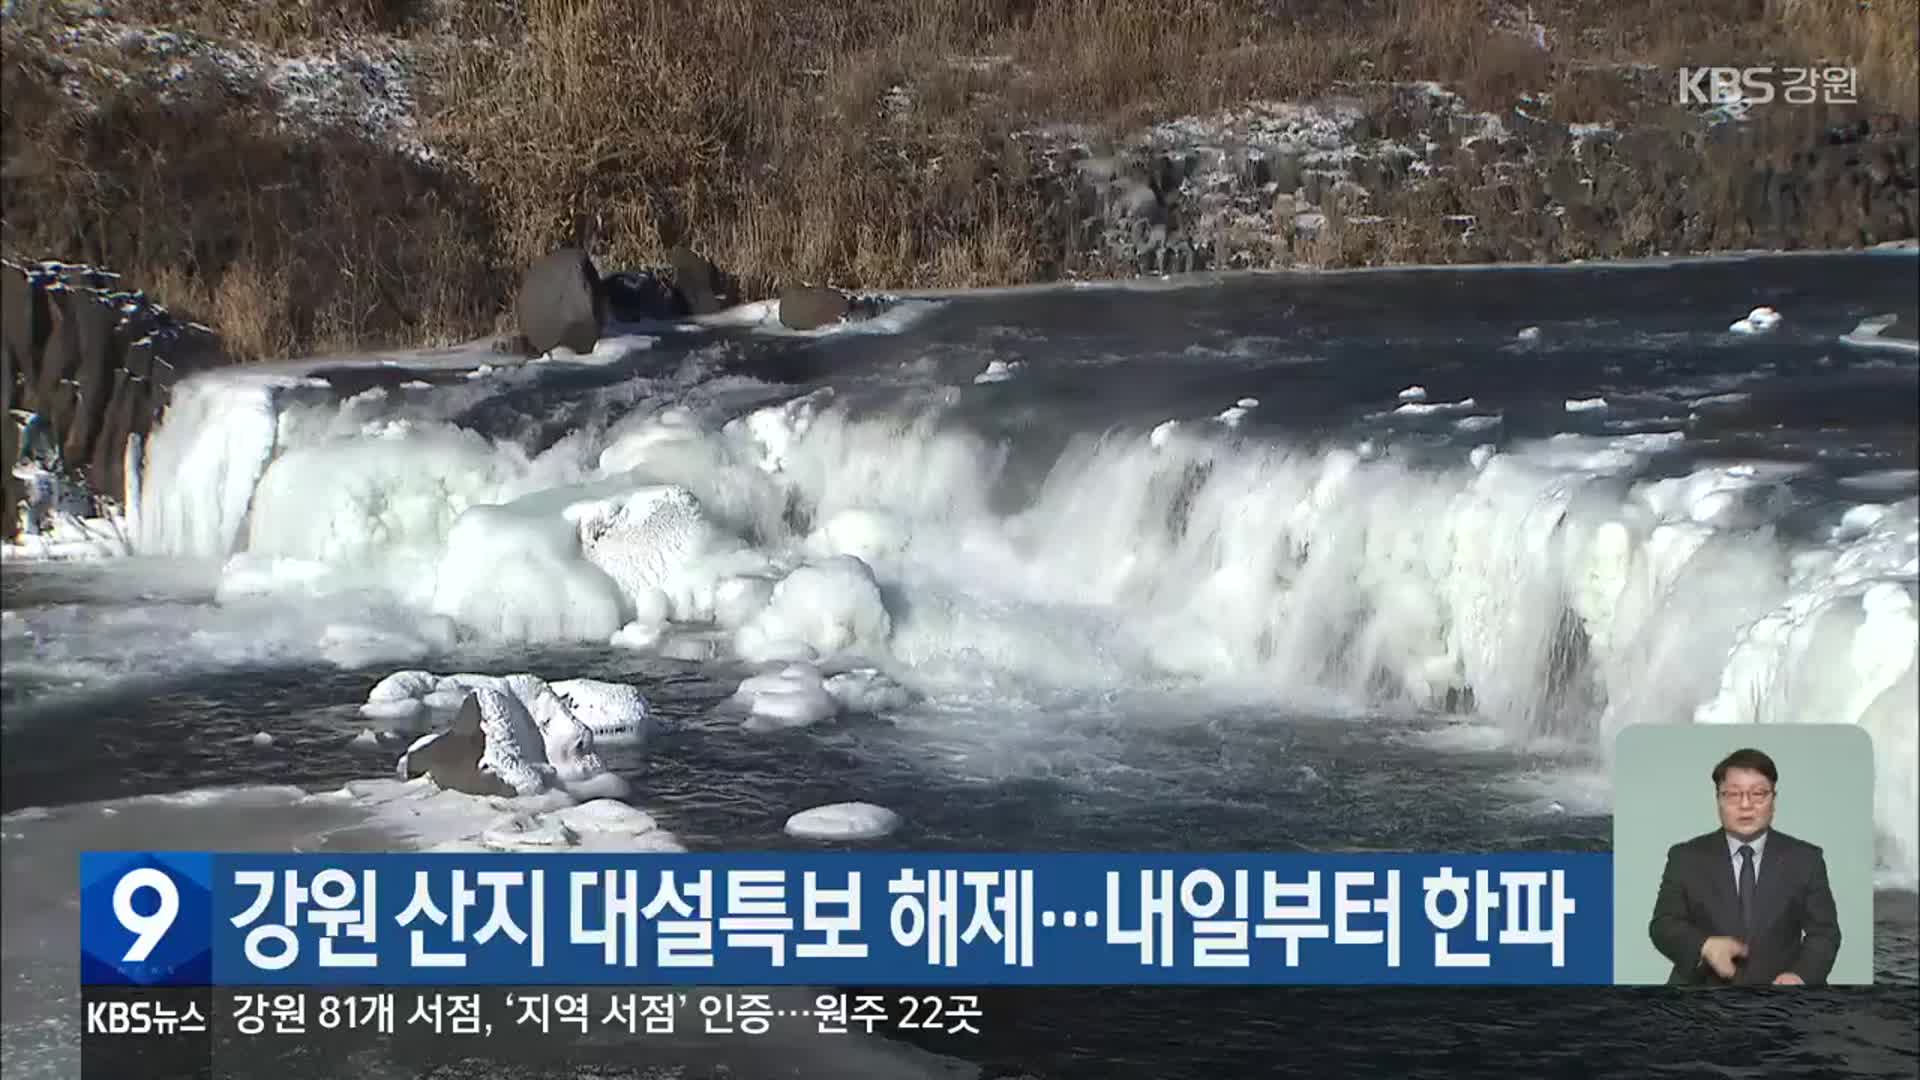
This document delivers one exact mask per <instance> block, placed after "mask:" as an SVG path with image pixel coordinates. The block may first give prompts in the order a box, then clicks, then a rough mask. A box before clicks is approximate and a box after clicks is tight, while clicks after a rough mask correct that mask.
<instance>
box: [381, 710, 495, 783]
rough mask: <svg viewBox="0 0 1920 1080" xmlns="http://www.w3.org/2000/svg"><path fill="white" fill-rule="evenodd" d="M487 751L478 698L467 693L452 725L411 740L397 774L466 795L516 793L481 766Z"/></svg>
mask: <svg viewBox="0 0 1920 1080" xmlns="http://www.w3.org/2000/svg"><path fill="white" fill-rule="evenodd" d="M486 752H487V736H486V733H485V732H484V731H482V730H481V725H480V699H479V697H478V696H476V695H469V696H468V697H467V701H466V704H464V705H462V706H460V712H459V713H458V714H457V715H456V716H455V717H454V718H453V725H452V726H451V727H449V728H448V729H447V730H445V731H443V732H441V733H440V734H438V735H429V736H427V737H426V738H424V739H421V740H420V741H419V742H416V743H414V744H413V746H411V747H410V748H408V750H407V752H406V753H405V754H404V755H402V756H401V758H400V776H401V778H402V779H406V780H412V779H414V778H415V777H420V776H425V777H428V778H429V779H431V780H432V781H433V782H434V783H435V784H437V785H438V786H440V787H442V788H444V789H446V790H448V791H463V792H465V793H467V794H469V795H495V796H502V797H505V798H512V797H513V796H515V795H517V794H519V792H517V791H515V790H514V789H513V788H512V787H511V786H509V785H508V784H507V782H506V781H504V780H502V779H501V778H500V777H499V776H497V775H495V774H494V773H493V772H492V771H490V770H486V769H483V768H481V764H480V762H481V759H482V758H483V757H484V756H485V755H486Z"/></svg>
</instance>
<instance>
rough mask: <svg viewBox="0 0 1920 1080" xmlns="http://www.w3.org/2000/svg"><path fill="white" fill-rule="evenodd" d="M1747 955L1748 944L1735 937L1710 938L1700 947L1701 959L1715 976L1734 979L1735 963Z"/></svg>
mask: <svg viewBox="0 0 1920 1080" xmlns="http://www.w3.org/2000/svg"><path fill="white" fill-rule="evenodd" d="M1746 955H1747V943H1746V942H1744V941H1741V940H1740V939H1739V938H1734V937H1710V938H1708V939H1707V940H1706V942H1705V943H1704V944H1702V945H1701V946H1700V958H1701V959H1702V960H1705V961H1706V962H1707V966H1708V967H1710V968H1712V969H1713V972H1714V974H1716V975H1718V976H1720V977H1721V978H1723V979H1731V978H1733V973H1734V963H1735V962H1736V961H1738V960H1740V959H1742V958H1743V957H1745V956H1746Z"/></svg>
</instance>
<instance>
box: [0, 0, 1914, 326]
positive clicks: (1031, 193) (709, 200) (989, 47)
mask: <svg viewBox="0 0 1920 1080" xmlns="http://www.w3.org/2000/svg"><path fill="white" fill-rule="evenodd" d="M97 6H99V5H91V4H90V5H86V8H87V9H92V8H94V7H97ZM106 7H107V8H108V9H109V11H110V12H111V14H112V16H113V17H114V19H116V20H117V21H119V22H121V23H128V24H144V25H148V26H155V27H160V28H163V29H171V30H175V31H179V32H183V33H189V34H192V35H196V36H198V37H200V38H204V39H207V40H211V41H216V42H218V41H241V42H251V43H254V44H257V45H258V46H260V47H262V48H264V49H267V50H270V51H271V52H274V53H277V54H280V55H283V56H298V55H302V54H309V53H317V52H323V51H327V50H337V49H340V48H343V47H349V46H350V45H351V43H353V42H359V41H366V40H383V41H388V42H397V43H398V44H399V46H400V47H401V48H404V49H405V50H406V51H407V52H408V55H409V56H410V57H411V60H410V68H411V82H410V85H411V87H412V92H413V105H414V108H415V111H416V113H417V117H416V118H417V123H418V130H419V133H420V136H421V137H422V139H423V140H424V141H425V142H426V144H427V145H429V146H431V147H432V148H433V149H434V150H435V151H436V152H437V154H438V157H437V158H436V159H435V160H434V161H433V162H431V163H426V162H422V161H420V160H418V159H417V158H416V156H412V155H409V154H407V153H403V152H401V151H400V150H398V149H396V148H394V147H392V146H388V145H383V144H381V143H379V142H378V141H370V140H368V139H366V138H363V137H362V136H361V135H360V134H359V133H357V132H355V131H352V130H349V129H345V128H339V127H334V128H328V129H325V130H319V131H315V130H303V129H298V128H294V129H290V128H288V126H287V125H285V124H284V123H282V122H281V120H280V119H279V116H278V112H277V108H278V104H279V103H278V102H277V101H276V95H275V92H274V91H273V90H272V89H271V88H270V87H268V86H267V85H265V84H264V82H262V81H261V80H260V79H257V78H254V79H251V80H250V79H248V78H237V79H236V78H235V77H233V76H231V75H230V74H229V75H226V76H218V75H217V73H207V72H202V73H201V75H203V76H205V77H201V78H189V79H184V80H182V81H181V83H180V86H181V90H180V92H179V93H175V94H170V95H165V96H157V95H154V94H151V93H146V92H142V91H141V89H140V88H139V86H137V85H132V86H121V85H118V83H117V81H116V80H115V79H114V78H113V77H111V68H112V67H113V65H115V64H125V63H129V62H134V61H131V60H129V57H128V52H127V50H125V49H118V50H115V49H113V48H109V47H104V46H100V45H99V44H98V43H94V44H93V45H88V46H84V47H82V46H78V45H74V44H72V43H70V42H66V43H63V40H62V38H61V36H60V35H61V34H62V32H63V31H64V30H65V29H67V28H70V27H71V26H73V25H75V24H76V23H77V22H79V21H83V17H82V16H80V15H77V14H76V12H79V11H81V10H82V8H81V7H80V6H78V5H66V4H61V3H55V2H49V0H41V2H38V3H35V2H32V0H27V2H24V3H17V4H15V5H13V8H12V12H13V13H12V14H10V15H8V16H7V17H6V20H5V26H4V34H5V40H4V45H5V70H4V87H3V88H0V90H3V92H4V102H5V104H4V113H5V115H4V131H3V132H0V135H3V136H4V138H3V145H0V163H3V164H0V167H3V168H4V177H5V194H4V247H5V249H6V250H7V251H8V252H9V253H18V254H24V255H27V256H29V257H52V256H58V257H63V258H69V259H73V260H85V261H94V262H99V263H102V264H105V265H110V266H113V267H114V268H116V269H118V270H120V271H122V272H123V273H124V274H126V275H127V277H128V278H129V279H130V280H134V281H139V282H143V283H148V284H149V287H150V289H151V290H152V291H153V292H155V293H156V294H157V295H159V296H160V298H161V299H162V300H163V301H165V302H167V303H169V304H171V305H173V306H175V307H179V308H183V309H186V310H190V311H194V312H196V313H198V314H200V315H201V316H202V317H203V318H205V319H207V320H209V321H211V322H213V323H214V324H215V325H217V326H219V327H221V329H222V330H223V331H224V332H225V333H226V334H227V335H228V337H229V338H230V339H231V340H232V341H233V342H234V343H235V345H236V347H237V348H239V349H240V350H241V351H244V352H247V353H250V354H254V355H280V354H284V353H287V352H291V351H311V350H320V349H327V348H333V347H348V346H353V345H366V344H372V343H390V342H393V343H397V342H420V341H426V340H436V339H440V340H444V339H446V338H450V337H460V336H467V335H471V334H474V333H478V332H484V331H486V330H489V329H492V328H493V326H494V324H495V320H496V318H497V316H498V315H499V313H500V312H501V311H502V310H504V308H505V305H506V303H507V302H508V300H509V297H510V290H511V288H512V285H513V282H514V280H515V277H516V275H517V271H518V268H519V267H521V266H523V265H524V264H525V263H526V262H527V261H528V260H529V259H531V258H532V257H534V256H535V255H537V254H539V253H540V252H542V251H544V250H546V249H548V248H550V247H552V246H554V245H556V244H560V243H565V242H570V241H572V242H578V241H583V240H584V241H587V242H589V243H590V244H591V246H592V249H593V251H594V252H595V254H596V256H597V257H598V258H599V259H600V261H601V262H602V264H603V266H609V267H630V266H643V265H651V264H657V263H659V262H661V261H662V259H663V256H664V253H665V250H666V249H667V248H668V247H669V246H671V245H673V244H675V243H679V242H689V243H692V244H694V245H696V246H698V247H699V248H700V249H701V250H702V251H703V252H704V253H705V254H707V255H709V256H710V257H711V258H712V259H713V260H714V261H715V262H717V263H719V264H720V265H723V266H726V267H728V268H729V269H731V270H734V271H736V272H738V273H739V274H740V276H741V278H742V279H743V282H744V283H745V285H746V287H747V288H748V289H749V290H750V291H752V292H765V291H767V290H770V289H771V288H774V287H776V286H778V285H781V284H786V283H790V282H819V283H831V284H836V285H842V286H849V287H859V288H887V287H922V286H954V285H976V284H998V283H1008V282H1017V281H1029V280H1035V279H1040V278H1045V277H1048V276H1053V275H1056V274H1058V273H1060V272H1061V269H1062V266H1063V258H1062V251H1061V244H1062V235H1063V233H1064V227H1063V225H1062V222H1061V211H1060V207H1059V206H1058V205H1056V202H1057V200H1055V199H1053V198H1051V197H1050V195H1051V192H1050V190H1049V189H1048V188H1047V187H1046V186H1045V185H1044V184H1043V183H1042V182H1041V178H1040V177H1039V176H1037V175H1036V174H1035V164H1034V162H1033V160H1032V156H1031V155H1030V154H1029V153H1028V152H1027V150H1026V149H1025V146H1024V144H1023V143H1022V142H1021V141H1020V140H1019V139H1017V138H1015V135H1016V134H1017V133H1019V132H1021V131H1025V130H1029V129H1031V128H1034V127H1036V126H1040V125H1045V124H1051V123H1056V122H1076V123H1087V124H1094V125H1097V126H1101V127H1104V129H1105V130H1108V131H1110V132H1113V133H1116V134H1118V133H1124V132H1127V131H1131V130H1135V129H1137V128H1138V127H1140V126H1141V125H1144V124H1147V123H1151V122H1154V121H1159V120H1165V119H1169V118H1172V117H1177V116H1183V115H1192V114H1205V113H1209V112H1212V111H1215V110H1219V109H1223V108H1226V107H1230V106H1232V105H1235V104H1237V103H1241V102H1245V101H1248V100H1253V99H1288V98H1296V97H1304V96H1311V95H1315V94H1319V93H1323V92H1326V91H1328V90H1330V89H1333V88H1335V87H1336V86H1339V87H1354V86H1364V85H1366V84H1377V83H1381V82H1385V81H1393V80H1411V79H1424V80H1435V81H1439V82H1443V83H1445V84H1447V85H1449V86H1451V87H1453V88H1454V89H1456V90H1458V91H1459V92H1461V93H1462V94H1463V95H1465V97H1466V98H1467V99H1468V101H1470V102H1471V103H1473V104H1474V105H1475V106H1476V107H1479V108H1483V109H1492V110H1503V109H1506V108H1508V107H1510V106H1511V105H1512V104H1513V103H1514V102H1515V101H1517V100H1518V99H1519V97H1520V96H1521V95H1522V94H1526V93H1530V92H1531V93H1539V92H1543V91H1544V92H1548V93H1551V95H1552V113H1553V116H1554V118H1555V119H1557V120H1559V121H1562V122H1629V121H1639V122H1658V116H1657V112H1658V110H1657V109H1656V108H1654V107H1653V106H1652V105H1651V104H1650V103H1649V102H1648V101H1647V100H1646V99H1645V97H1644V95H1643V94H1635V93H1634V92H1632V91H1630V90H1628V89H1627V84H1626V83H1625V82H1624V81H1623V80H1621V79H1620V78H1617V77H1616V73H1617V71H1618V70H1619V69H1618V68H1617V67H1615V65H1620V64H1625V63H1631V62H1641V63H1650V64H1656V65H1661V66H1663V67H1669V68H1670V67H1672V66H1676V65H1679V64H1692V65H1704V64H1716V63H1725V64H1738V65H1755V64H1767V63H1772V64H1792V63H1796V62H1797V63H1803V64H1805V63H1815V62H1833V63H1840V64H1843V65H1850V66H1853V67H1855V68H1857V69H1858V70H1859V73H1860V93H1861V99H1862V107H1863V108H1865V109H1868V110H1872V111H1878V112H1891V113H1895V114H1898V115H1900V116H1902V117H1904V118H1907V119H1913V118H1914V116H1915V114H1916V112H1917V111H1920V81H1917V80H1916V66H1920V49H1917V48H1916V45H1917V44H1920V43H1916V40H1915V31H1914V27H1915V26H1916V24H1920V0H1874V2H1873V3H1871V4H1854V3H1835V2H1826V0H1707V2H1704V3H1699V4H1692V5H1674V4H1670V3H1663V4H1654V3H1651V2H1648V0H1626V2H1623V3H1616V4H1602V3H1599V2H1597V0H1563V2H1558V3H1553V2H1549V3H1536V4H1534V5H1532V6H1531V8H1530V9H1529V8H1527V7H1524V6H1514V5H1508V4H1504V3H1501V4H1494V3H1484V2H1477V0H1372V2H1365V0H1363V2H1359V3H1352V4H1335V3H1328V2H1324V0H1108V2H1094V0H1056V2H1044V0H909V2H907V3H892V2H881V0H850V2H848V3H844V4H833V5H824V4H823V5H804V4H780V3H772V2H769V0H657V2H654V3H648V4H630V3H625V2H620V0H437V2H433V0H345V2H341V3H337V4H331V5H329V4H313V3H309V2H305V0H261V2H260V3H256V4H253V5H229V4H225V3H217V2H214V0H186V2H176V3H162V2H160V0H113V2H110V3H108V4H107V5H106ZM1676 9H1679V10H1676ZM136 59H137V58H136ZM155 62H159V61H155ZM166 62H169V63H171V62H175V61H174V60H173V59H166ZM75 88H80V89H81V90H82V91H83V93H81V94H78V95H76V93H74V92H73V91H74V89H75ZM1726 168H1727V169H1728V170H1732V171H1736V172H1737V170H1738V169H1739V168H1741V165H1740V163H1738V162H1730V163H1728V165H1727V166H1726ZM1423 197H1424V198H1427V199H1428V201H1433V200H1434V198H1435V197H1436V196H1433V195H1431V194H1430V195H1428V196H1420V195H1418V194H1417V193H1416V194H1410V195H1409V196H1408V199H1407V201H1406V202H1405V203H1404V204H1403V205H1402V206H1401V207H1399V208H1397V211H1396V212H1397V213H1398V214H1400V215H1401V216H1402V217H1404V218H1406V221H1405V224H1404V225H1403V226H1402V227H1399V228H1396V229H1394V230H1392V231H1391V235H1390V236H1389V237H1388V238H1387V239H1386V240H1374V241H1367V242H1355V241H1354V240H1352V239H1351V237H1352V236H1354V235H1358V234H1351V233H1350V234H1347V236H1348V237H1349V238H1348V239H1340V238H1339V237H1336V238H1335V239H1334V240H1333V241H1329V242H1326V243H1322V244H1320V245H1319V246H1318V248H1317V249H1316V251H1315V252H1313V253H1311V254H1312V258H1313V260H1315V261H1320V262H1324V263H1328V264H1333V265H1343V264H1344V265H1350V264H1353V263H1355V262H1377V261H1406V260H1418V261H1446V260H1447V259H1448V258H1450V257H1467V255H1466V254H1465V253H1458V252H1453V251H1452V249H1451V248H1450V247H1449V245H1448V243H1447V242H1446V240H1445V237H1444V236H1442V235H1441V230H1437V229H1434V228H1433V227H1432V225H1431V221H1430V219H1428V220H1414V217H1417V216H1419V215H1420V214H1421V213H1423V211H1422V209H1421V207H1422V205H1423V204H1421V202H1420V199H1421V198H1423ZM1660 226H1661V223H1660V222H1657V221H1654V222H1649V223H1647V227H1648V228H1653V229H1658V228H1659V227H1660ZM1429 233H1431V234H1432V235H1431V236H1429ZM1695 239H1698V240H1700V241H1702V242H1708V243H1721V242H1724V243H1732V242H1733V241H1734V239H1735V237H1734V233H1733V231H1731V230H1721V231H1719V232H1714V231H1709V232H1707V233H1705V234H1703V235H1702V236H1701V237H1698V238H1695ZM1669 246H1670V247H1672V248H1673V249H1675V250H1681V249H1682V248H1681V245H1680V244H1679V243H1678V241H1676V242H1675V243H1673V244H1672V245H1669Z"/></svg>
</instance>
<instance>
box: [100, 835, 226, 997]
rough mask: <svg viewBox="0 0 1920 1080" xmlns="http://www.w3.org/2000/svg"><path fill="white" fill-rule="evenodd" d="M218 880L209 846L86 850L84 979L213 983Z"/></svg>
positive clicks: (106, 982) (158, 983)
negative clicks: (187, 850)
mask: <svg viewBox="0 0 1920 1080" xmlns="http://www.w3.org/2000/svg"><path fill="white" fill-rule="evenodd" d="M212 880H213V860H212V858H211V857H210V856H208V855H204V854H168V853H152V852H118V851H112V852H105V851H86V852H81V854H80V982H81V985H83V986H207V985H210V984H211V982H212V976H213V942H212V935H211V933H210V924H211V920H212V918H213V892H212V888H211V883H212Z"/></svg>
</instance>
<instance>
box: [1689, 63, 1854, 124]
mask: <svg viewBox="0 0 1920 1080" xmlns="http://www.w3.org/2000/svg"><path fill="white" fill-rule="evenodd" d="M1857 85H1858V79H1857V78H1856V75H1855V72H1854V69H1852V68H1850V67H1849V68H1838V67H1831V68H1773V67H1744V68H1733V67H1699V68H1696V67H1683V68H1681V69H1680V98H1679V103H1680V104H1681V105H1712V106H1715V107H1717V108H1720V109H1723V110H1725V111H1726V112H1727V113H1729V114H1731V115H1733V116H1745V115H1746V114H1747V112H1748V111H1749V110H1750V109H1752V108H1753V107H1754V106H1755V105H1765V104H1768V103H1769V102H1772V101H1776V100H1777V101H1784V102H1786V103H1787V104H1789V105H1811V104H1813V103H1814V102H1816V101H1824V102H1826V103H1827V104H1829V105H1851V104H1855V103H1857V102H1858V101H1859V96H1858V92H1857V89H1856V88H1857Z"/></svg>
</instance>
